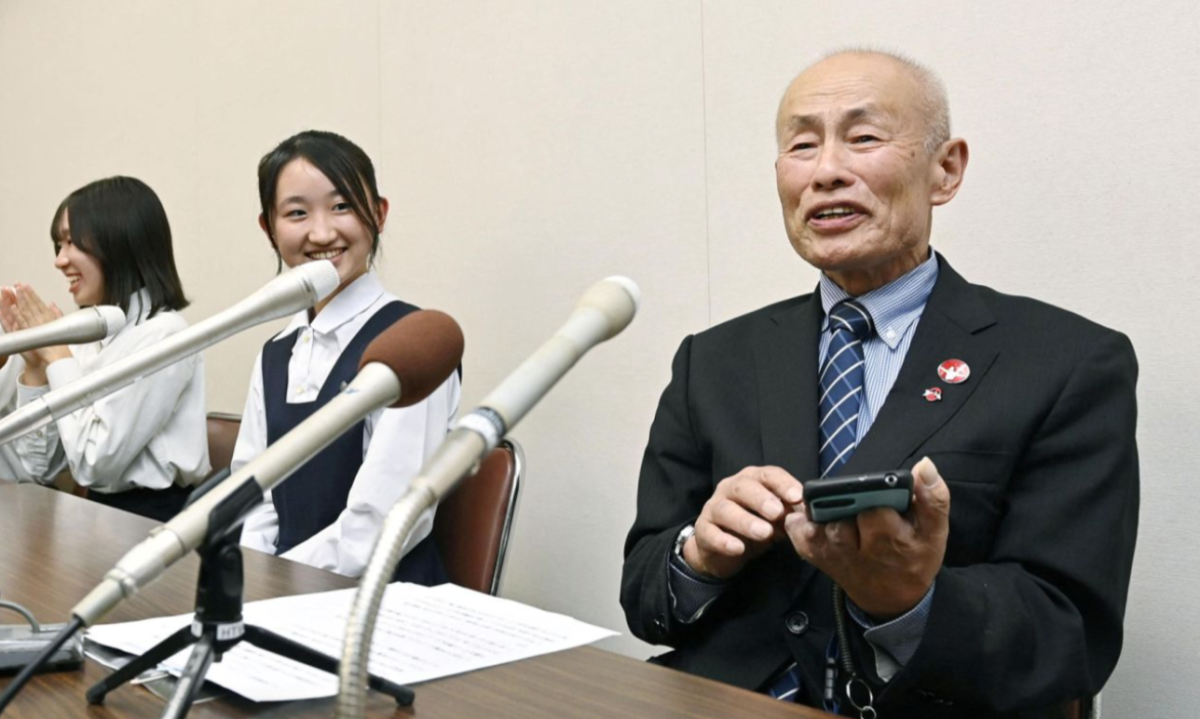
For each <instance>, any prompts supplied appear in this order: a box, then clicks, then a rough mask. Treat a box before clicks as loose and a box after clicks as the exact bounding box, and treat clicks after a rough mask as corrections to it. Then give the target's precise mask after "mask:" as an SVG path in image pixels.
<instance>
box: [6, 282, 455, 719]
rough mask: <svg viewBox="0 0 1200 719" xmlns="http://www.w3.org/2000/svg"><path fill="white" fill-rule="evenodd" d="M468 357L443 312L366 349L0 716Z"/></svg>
mask: <svg viewBox="0 0 1200 719" xmlns="http://www.w3.org/2000/svg"><path fill="white" fill-rule="evenodd" d="M324 264H326V265H330V263H328V262H325V263H324ZM330 267H331V269H332V265H330ZM335 278H336V275H335ZM462 354H463V335H462V330H461V329H460V328H459V326H458V323H456V322H455V321H454V320H453V319H452V318H451V317H450V316H449V315H446V314H443V313H441V312H437V311H433V310H419V311H416V312H413V313H411V314H409V315H407V316H405V317H403V318H402V319H400V320H399V321H398V322H396V323H394V324H393V325H392V326H391V327H389V328H388V329H387V330H385V331H384V332H382V333H381V334H380V335H379V336H378V337H376V338H375V340H374V341H372V342H371V344H370V345H368V346H367V348H366V350H365V351H364V352H363V356H362V360H361V362H360V364H359V372H358V374H357V375H356V376H355V378H354V381H352V382H351V383H350V384H348V385H346V388H345V389H343V390H342V392H341V393H340V394H339V395H337V396H336V397H334V398H333V399H332V400H330V401H329V402H328V403H326V405H325V406H324V407H322V408H321V409H319V410H317V411H316V412H314V413H313V414H312V415H311V416H310V417H309V418H308V419H306V420H305V421H303V422H301V423H300V424H299V425H297V426H296V427H295V428H294V429H292V431H290V432H288V433H287V434H285V435H284V436H283V437H280V438H279V440H277V441H276V442H275V443H274V444H272V445H271V446H270V447H268V448H267V449H266V450H265V451H263V453H262V454H260V455H259V456H258V457H257V458H255V459H254V460H253V461H251V462H248V463H246V465H245V466H244V467H242V468H241V469H239V470H238V471H237V472H236V473H234V474H232V475H230V476H229V477H227V478H226V479H224V480H222V481H220V482H219V483H218V484H217V485H216V486H214V487H213V488H212V489H210V490H209V491H207V492H206V493H204V494H203V495H202V496H200V497H199V498H197V499H195V501H193V502H191V503H190V504H189V505H188V506H187V507H186V508H184V510H183V511H182V512H180V513H179V514H177V515H176V516H175V518H174V519H172V520H171V521H169V522H167V523H166V524H164V525H161V526H159V527H155V528H154V529H153V530H152V531H151V532H150V536H149V537H148V538H147V539H145V540H143V541H142V542H141V543H140V544H138V545H137V546H135V547H134V548H133V549H131V550H129V552H127V553H126V554H125V556H124V557H122V558H121V560H120V561H118V562H117V564H116V566H114V567H113V568H112V569H111V570H109V572H108V573H107V574H105V575H104V579H103V580H101V582H100V584H98V585H97V586H96V587H95V588H94V589H93V590H92V591H91V592H90V593H89V594H88V595H87V596H86V597H84V598H83V600H82V601H80V602H79V603H78V604H77V605H75V608H74V609H72V610H71V615H72V616H71V620H70V622H69V623H68V625H67V626H66V628H64V629H63V631H62V632H61V633H60V635H59V636H58V637H56V638H55V641H54V643H52V644H51V645H49V646H48V648H47V649H46V650H45V651H43V653H42V654H41V655H39V657H38V659H37V660H35V661H34V662H31V663H30V664H28V665H27V666H26V667H25V668H24V669H23V670H22V671H21V673H20V674H18V675H17V677H16V678H15V679H13V681H12V682H11V683H10V684H9V685H8V687H6V688H5V690H4V692H3V694H0V713H3V711H4V707H6V706H7V705H8V704H9V702H11V701H12V699H13V697H15V696H16V694H17V692H19V691H20V689H21V687H23V686H24V685H25V684H26V683H28V681H29V678H30V677H32V676H33V674H34V673H35V672H36V671H37V669H38V667H39V666H40V665H41V664H42V663H44V662H45V660H46V659H47V658H49V657H50V656H51V655H52V654H53V652H54V651H56V650H57V649H58V647H59V646H61V645H62V643H63V642H65V641H66V640H67V639H69V638H70V636H71V635H72V634H74V633H75V632H76V631H78V630H79V629H80V628H82V627H85V626H90V625H92V624H95V623H96V622H97V621H99V620H100V619H101V618H103V617H104V615H105V614H107V613H108V612H109V611H110V610H112V608H113V607H115V606H116V605H117V604H119V603H120V602H121V600H123V599H125V598H126V597H130V596H132V595H133V594H135V593H136V592H137V591H138V590H139V589H141V588H142V587H144V586H146V585H147V584H149V583H150V582H152V581H154V579H156V578H157V577H158V576H160V575H161V574H162V573H163V572H164V571H166V569H167V568H168V567H170V566H171V565H172V564H174V563H175V562H176V561H178V560H179V559H180V558H181V557H183V556H184V555H185V554H187V553H188V552H190V551H192V550H193V549H197V548H198V547H200V546H201V544H202V543H203V542H204V540H205V538H206V537H210V536H219V535H220V534H221V533H229V532H233V531H235V530H236V529H237V528H238V527H240V526H241V523H242V521H243V520H244V519H245V515H246V513H247V512H248V511H249V510H250V509H252V508H253V507H254V506H255V505H257V504H258V503H259V502H261V501H262V498H263V495H264V494H265V493H266V491H267V490H270V489H272V488H273V487H275V486H277V485H278V484H280V483H281V482H283V481H284V480H285V479H287V478H288V477H289V476H290V475H291V474H292V473H293V472H294V471H296V469H298V468H299V467H300V466H301V465H303V464H304V463H305V462H307V461H308V460H309V459H311V458H312V457H313V456H314V455H315V454H317V453H318V452H320V451H321V450H322V449H324V448H325V447H326V446H328V445H329V444H330V443H331V442H332V441H333V440H335V439H337V437H338V436H340V435H341V434H342V433H343V432H345V431H346V430H348V429H350V428H351V427H353V426H354V425H356V424H358V422H360V421H361V420H362V419H363V418H364V417H366V416H367V415H368V414H370V413H371V412H373V411H375V410H377V409H380V408H382V407H389V406H390V407H407V406H409V405H412V404H416V403H417V402H420V401H421V400H423V399H425V398H426V397H428V396H429V395H430V394H432V393H433V391H434V390H435V389H437V388H438V387H439V386H441V384H442V383H443V382H445V381H446V379H447V378H448V377H449V376H450V374H451V373H453V372H454V371H455V369H456V368H457V367H458V365H459V363H460V362H461V361H462Z"/></svg>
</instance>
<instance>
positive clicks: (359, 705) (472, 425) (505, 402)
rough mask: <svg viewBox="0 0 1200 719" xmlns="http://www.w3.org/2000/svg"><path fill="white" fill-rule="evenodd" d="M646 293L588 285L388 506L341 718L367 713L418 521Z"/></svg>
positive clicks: (625, 283) (617, 285)
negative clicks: (376, 656) (386, 614)
mask: <svg viewBox="0 0 1200 719" xmlns="http://www.w3.org/2000/svg"><path fill="white" fill-rule="evenodd" d="M641 296H642V293H641V290H640V289H638V286H637V284H636V283H634V281H633V280H631V279H629V278H628V277H609V278H607V279H604V280H601V281H600V282H597V283H596V284H594V285H592V286H591V287H589V288H588V289H587V291H586V292H584V293H583V296H581V297H580V298H579V302H578V303H576V305H575V311H574V312H572V313H571V316H570V318H568V319H567V322H566V324H564V325H563V326H562V327H560V328H559V330H558V332H556V333H555V334H554V336H553V337H551V338H550V339H549V340H548V341H547V342H546V343H544V344H543V345H542V346H541V347H539V348H538V349H537V351H535V352H534V353H533V354H532V355H531V356H530V357H529V358H528V359H526V360H525V361H524V362H522V363H521V365H520V366H519V367H517V369H516V370H514V371H513V372H512V374H510V375H509V376H508V377H506V378H505V379H504V381H502V382H501V383H500V385H499V386H498V387H496V388H495V389H494V390H492V392H491V394H489V395H488V396H487V397H485V398H484V399H483V401H482V402H481V403H480V406H479V407H478V408H476V409H475V410H474V411H472V412H471V413H470V414H468V415H466V416H465V417H463V418H462V420H460V421H459V422H458V425H457V426H456V428H455V429H454V431H453V432H451V433H450V435H449V436H448V437H446V441H444V442H442V444H441V445H440V446H439V447H438V449H437V450H436V451H435V452H434V453H433V456H431V457H430V458H429V460H428V461H427V462H426V463H425V466H424V467H422V468H421V471H420V473H419V474H418V475H417V478H416V479H415V480H413V482H412V483H411V484H410V485H409V487H408V491H407V492H406V493H405V494H404V496H403V497H401V498H400V501H399V502H397V503H396V505H395V506H394V507H392V509H391V511H390V512H388V516H387V518H386V519H385V520H384V523H383V529H382V530H381V532H380V536H379V539H378V540H377V541H376V543H375V549H374V551H373V552H372V553H371V559H370V561H369V562H368V564H367V569H366V571H365V572H364V573H363V577H362V581H361V582H360V583H359V588H358V592H357V593H356V594H355V596H354V604H353V605H352V607H351V609H350V618H349V621H348V622H347V625H346V637H345V643H344V644H343V647H342V660H341V663H340V664H339V669H338V677H339V687H340V688H339V693H338V705H337V717H338V719H351V718H352V717H353V718H357V717H361V716H363V714H364V712H365V707H366V688H367V679H366V672H367V656H368V655H369V654H370V651H371V635H372V633H373V632H374V629H375V618H376V615H378V613H379V605H380V602H381V601H382V600H383V590H384V587H385V586H386V585H387V582H388V581H389V580H390V579H391V577H392V572H393V571H394V569H395V567H396V563H397V562H399V561H400V552H401V550H402V549H403V547H404V540H405V539H406V538H407V537H408V534H409V532H411V531H412V527H413V526H414V525H415V524H416V522H417V519H418V518H419V517H420V516H421V514H422V513H423V512H425V510H427V509H428V508H430V507H432V506H433V505H434V504H436V503H437V502H438V501H439V500H440V499H441V498H442V497H445V496H446V495H447V494H449V493H450V490H452V489H453V488H454V487H455V485H457V484H458V482H459V481H460V480H461V479H462V478H463V477H464V476H466V475H467V474H469V473H470V472H472V471H473V470H474V468H475V467H476V466H477V465H478V464H479V462H480V461H481V460H482V459H483V458H484V457H485V456H486V455H487V453H488V452H490V451H491V450H492V449H493V448H495V447H496V445H497V444H499V442H500V440H501V439H503V438H504V435H505V434H507V433H508V431H509V430H511V429H512V428H513V426H515V425H516V424H517V422H519V421H520V420H521V418H522V417H524V416H525V414H526V413H527V412H528V411H529V410H530V409H531V408H532V407H533V406H534V405H535V404H537V403H538V401H539V400H541V398H542V397H544V396H545V395H546V393H547V392H549V391H550V389H551V388H553V387H554V385H555V384H557V383H558V380H560V379H562V377H563V375H565V374H566V373H567V371H568V370H570V369H571V367H573V366H574V365H575V363H576V362H578V361H579V359H580V358H581V357H583V355H584V354H585V353H586V352H587V351H588V350H590V349H591V348H592V347H595V346H596V345H597V344H599V343H601V342H603V341H605V340H607V339H611V338H612V337H615V336H616V335H617V334H618V333H620V332H621V331H622V330H624V329H625V328H626V327H627V326H629V323H630V322H632V321H633V316H634V315H635V314H636V313H637V310H638V306H639V305H640V304H641Z"/></svg>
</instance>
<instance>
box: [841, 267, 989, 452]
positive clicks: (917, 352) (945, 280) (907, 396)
mask: <svg viewBox="0 0 1200 719" xmlns="http://www.w3.org/2000/svg"><path fill="white" fill-rule="evenodd" d="M938 259H939V262H940V263H941V264H940V268H939V277H938V282H937V285H936V286H935V287H934V290H933V293H932V294H930V296H929V302H928V303H927V304H926V306H925V311H924V312H923V313H922V314H921V321H920V323H919V324H918V325H917V331H916V335H915V336H914V337H913V341H912V344H911V345H910V346H909V349H908V355H907V356H906V357H905V359H904V364H903V365H902V366H901V368H900V374H899V375H898V376H897V377H896V382H895V384H894V385H892V389H891V391H890V392H889V393H888V395H887V399H886V400H885V401H884V404H883V408H882V410H881V411H880V412H879V413H878V414H877V415H876V417H875V422H874V423H873V424H872V425H871V429H870V431H869V432H867V436H866V437H864V438H863V441H862V443H861V444H860V445H859V447H858V449H856V450H855V452H854V456H853V457H851V458H850V461H849V462H848V463H847V464H846V466H845V467H844V470H845V471H844V474H856V473H859V472H873V471H880V470H884V469H893V468H897V467H900V466H901V464H902V463H903V462H904V460H905V459H907V458H908V457H909V456H910V455H911V454H912V453H913V452H914V451H916V450H917V449H918V448H919V447H920V446H921V444H922V443H923V442H925V440H927V439H928V438H929V437H930V436H931V435H932V434H933V433H934V432H936V431H937V430H938V429H939V428H940V427H942V425H944V424H945V423H946V422H948V421H949V420H950V418H951V417H953V416H954V414H955V413H956V412H958V410H959V409H960V408H962V406H963V405H964V404H965V403H966V402H967V400H969V399H970V397H971V394H972V393H973V392H974V391H975V388H976V387H978V386H979V385H980V384H981V383H982V382H983V379H984V376H985V375H986V374H987V372H988V370H989V369H990V368H991V366H992V363H993V362H994V361H995V359H996V355H997V354H999V350H998V349H997V348H996V347H994V346H993V345H992V343H991V342H990V341H989V340H988V337H987V333H986V332H984V331H983V330H985V329H986V328H988V327H990V326H991V325H993V324H995V319H994V317H993V316H992V314H991V311H990V310H989V309H988V308H987V306H986V305H985V304H984V303H983V302H982V300H980V299H979V297H978V294H977V292H976V291H975V289H974V288H972V287H971V285H969V284H967V282H966V281H965V280H964V279H963V278H962V277H961V276H960V275H959V274H958V273H957V272H955V271H954V270H953V269H952V268H951V267H950V265H949V264H948V263H947V262H946V261H945V259H944V258H942V257H941V256H940V255H939V256H938ZM949 359H960V360H962V361H964V362H966V363H967V365H968V366H969V367H970V368H971V374H970V377H969V378H968V379H967V380H966V381H965V382H963V383H962V384H955V385H952V384H947V383H945V382H943V381H942V380H941V379H940V378H939V377H938V374H937V368H938V365H940V364H941V363H942V362H944V361H946V360H949ZM930 387H939V388H940V389H941V390H942V399H941V401H940V402H929V401H927V400H926V399H925V398H924V391H925V389H927V388H930Z"/></svg>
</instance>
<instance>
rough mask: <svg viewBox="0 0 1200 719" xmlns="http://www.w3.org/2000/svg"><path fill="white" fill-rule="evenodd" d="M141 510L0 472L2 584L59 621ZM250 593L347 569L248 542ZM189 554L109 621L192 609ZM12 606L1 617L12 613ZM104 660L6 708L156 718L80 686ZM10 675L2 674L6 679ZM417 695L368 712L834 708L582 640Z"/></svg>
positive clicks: (43, 681) (623, 717)
mask: <svg viewBox="0 0 1200 719" xmlns="http://www.w3.org/2000/svg"><path fill="white" fill-rule="evenodd" d="M153 526H154V525H153V523H152V522H151V521H149V520H147V519H143V518H141V517H136V516H134V515H131V514H127V513H125V512H122V511H120V510H116V509H112V508H109V507H105V506H102V505H99V504H95V503H94V502H89V501H87V500H85V499H80V498H78V497H73V496H70V495H68V494H64V493H62V492H56V491H54V490H51V489H46V488H44V487H39V486H36V485H29V484H23V485H15V484H11V483H8V482H4V481H0V592H2V595H3V597H4V598H5V599H8V600H11V601H16V602H20V603H21V604H24V605H25V606H27V607H29V608H30V609H31V610H33V612H34V613H35V614H36V615H37V617H38V619H39V621H42V622H47V623H50V622H62V621H66V619H67V617H68V615H69V613H70V610H71V608H72V607H74V606H75V604H76V603H77V602H78V601H79V600H80V599H81V598H83V596H84V595H85V594H86V593H87V592H88V590H90V589H91V588H92V587H94V586H95V585H96V583H97V582H99V580H100V579H101V577H103V576H104V573H105V572H107V571H108V570H109V569H110V568H111V567H112V566H113V564H115V563H116V562H117V560H118V559H120V557H121V556H122V555H123V554H124V553H125V552H126V551H127V550H128V549H129V548H130V547H132V546H133V545H134V544H136V543H137V542H139V541H141V540H142V539H144V538H145V536H146V534H147V532H148V531H149V530H150V528H151V527H153ZM245 555H246V558H245V565H246V600H247V601H252V600H256V599H268V598H271V597H280V596H287V595H291V594H303V593H307V592H317V591H325V590H329V589H341V588H343V587H348V586H352V585H353V584H354V581H353V580H349V579H346V578H345V577H341V576H338V575H336V574H332V573H329V572H324V571H321V570H319V569H313V568H311V567H307V566H305V565H302V564H297V563H295V562H290V561H287V560H284V559H279V558H277V557H271V556H268V555H265V554H261V553H259V552H254V551H246V552H245ZM197 567H198V561H197V559H196V557H195V555H192V556H190V557H188V558H186V559H185V560H184V561H181V562H179V563H178V564H176V565H175V566H174V567H172V568H171V569H169V570H168V571H167V573H166V574H165V575H164V576H163V577H162V578H160V579H159V580H158V581H157V582H155V583H154V584H152V585H150V586H149V587H148V588H146V589H145V591H143V592H142V593H141V594H139V595H138V596H136V597H134V598H133V599H130V600H128V601H126V602H124V603H123V604H121V605H120V606H119V607H118V608H117V609H115V610H114V611H113V612H112V614H110V615H109V616H108V617H106V618H105V621H106V622H118V621H129V620H133V619H145V618H147V617H152V616H163V615H170V614H182V613H185V612H189V611H191V610H192V601H193V596H192V594H193V591H194V589H195V577H196V570H197ZM20 621H21V620H20V617H19V616H18V615H16V614H14V613H12V612H7V611H5V612H3V613H2V614H0V623H4V624H15V623H19V622H20ZM106 673H107V670H106V669H104V668H103V667H100V666H99V665H97V664H96V663H95V662H92V661H90V660H89V661H87V662H86V663H85V664H84V668H83V670H82V671H73V672H60V673H54V674H44V675H41V676H39V677H36V678H35V679H34V680H33V681H32V682H30V683H29V685H28V686H26V687H25V690H24V691H23V692H22V693H21V695H20V696H18V697H17V699H16V700H15V701H14V702H13V703H12V705H10V706H9V708H8V710H7V711H6V712H5V715H4V716H5V717H11V719H24V718H29V719H34V718H36V719H49V718H52V717H81V716H82V717H95V718H97V719H99V718H101V717H157V716H159V715H160V714H161V713H162V710H163V707H164V703H163V702H162V700H160V699H158V698H157V697H155V696H154V695H153V694H151V693H150V692H149V691H147V690H145V689H143V688H141V687H130V686H125V687H122V688H120V689H118V690H116V691H114V692H113V693H112V694H110V695H109V696H108V699H107V701H106V703H105V705H104V706H95V707H94V706H89V705H88V704H87V701H86V700H85V699H84V692H85V691H86V690H87V688H88V687H90V686H91V685H92V684H94V683H95V682H97V681H99V680H100V679H101V678H102V677H103V676H104V675H105V674H106ZM10 679H11V678H9V677H3V678H0V688H3V687H4V686H5V685H7V683H8V682H9V681H10ZM415 689H416V692H417V700H416V703H415V704H414V705H413V706H412V707H408V708H403V709H398V708H397V707H396V706H395V704H394V703H393V702H392V701H391V700H389V699H388V698H387V697H383V696H381V695H379V694H376V693H374V692H372V697H371V703H370V705H369V715H370V716H372V717H406V716H411V717H420V718H421V719H437V718H438V717H444V718H446V719H450V718H453V719H469V718H471V717H497V718H500V719H503V718H505V717H512V718H514V719H516V718H518V717H519V718H520V719H539V718H542V717H544V718H545V719H570V718H572V717H580V718H583V717H587V718H589V719H592V718H597V719H604V718H607V717H612V719H618V718H620V719H639V718H640V717H645V718H646V719H650V718H653V719H670V718H674V717H678V718H679V719H684V718H688V719H691V718H700V719H706V718H709V717H711V719H740V718H743V717H744V718H745V719H750V718H752V717H753V718H754V719H774V718H775V717H793V718H795V717H809V718H818V717H827V716H829V715H827V714H825V713H823V712H820V711H816V710H813V709H807V708H805V707H798V706H796V705H794V704H783V703H780V702H777V701H774V700H772V699H769V698H767V697H765V696H762V695H759V694H754V693H751V692H747V691H744V690H742V689H737V688H734V687H731V686H727V685H724V684H719V683H717V682H711V681H708V680H705V679H700V678H698V677H693V676H690V675H687V674H683V673H681V672H676V671H673V670H671V669H665V668H663V667H658V666H653V665H650V664H646V663H644V662H639V661H636V660H634V659H630V658H628V657H622V656H619V655H616V654H612V653H609V652H604V651H601V650H598V649H593V648H590V647H585V648H581V649H573V650H570V651H565V652H558V653H555V654H550V655H547V656H543V657H538V658H535V659H529V660H526V661H522V662H516V663H513V664H506V665H503V666H499V667H494V668H491V669H485V670H481V671H477V672H471V673H469V674H464V675H460V676H456V677H450V678H448V679H441V680H437V681H432V682H425V683H423V684H419V685H416V687H415ZM333 706H334V700H333V699H325V700H317V701H296V702H280V703H269V704H255V703H253V702H250V701H246V700H244V699H241V698H239V697H237V696H229V697H228V698H224V699H219V700H217V701H214V702H209V703H206V704H199V705H196V706H195V707H194V708H193V709H192V712H191V714H190V715H189V716H191V717H328V716H331V715H332V714H333Z"/></svg>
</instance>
